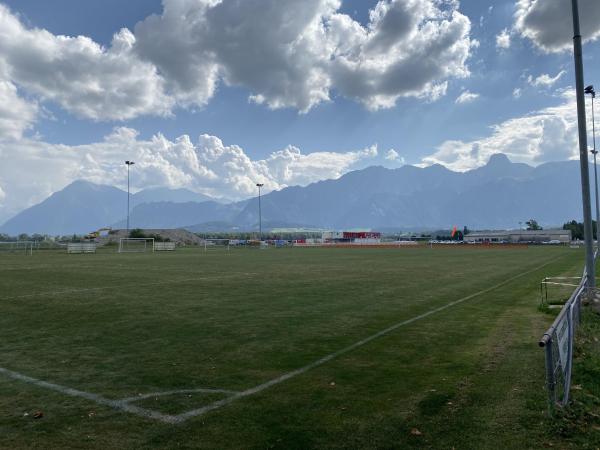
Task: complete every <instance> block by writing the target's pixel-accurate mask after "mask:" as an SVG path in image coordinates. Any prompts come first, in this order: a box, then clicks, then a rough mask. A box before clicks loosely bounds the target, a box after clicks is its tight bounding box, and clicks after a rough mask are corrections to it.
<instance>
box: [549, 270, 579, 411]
mask: <svg viewBox="0 0 600 450" xmlns="http://www.w3.org/2000/svg"><path fill="white" fill-rule="evenodd" d="M587 293H588V285H587V274H586V272H585V271H584V273H583V276H582V278H581V282H580V283H579V284H578V285H577V287H576V288H575V290H574V291H573V293H572V294H571V296H570V297H569V299H568V300H567V302H566V303H565V305H564V306H563V308H562V309H561V311H560V313H559V314H558V316H557V317H556V320H555V321H554V323H553V324H552V326H551V327H550V328H549V329H548V331H546V332H545V333H544V336H542V339H541V340H540V342H539V345H540V347H543V348H544V350H545V352H546V386H547V388H548V400H549V404H550V411H551V412H552V411H553V410H554V408H555V406H557V405H560V406H566V405H567V403H569V393H570V389H571V373H572V367H573V344H574V342H575V333H576V332H577V327H578V325H579V321H580V316H581V304H582V301H583V299H584V296H585V295H587Z"/></svg>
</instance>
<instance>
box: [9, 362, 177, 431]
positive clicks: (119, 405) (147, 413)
mask: <svg viewBox="0 0 600 450" xmlns="http://www.w3.org/2000/svg"><path fill="white" fill-rule="evenodd" d="M0 374H2V375H5V376H6V377H7V378H12V379H13V380H18V381H22V382H24V383H28V384H32V385H34V386H38V387H41V388H44V389H49V390H51V391H56V392H59V393H61V394H64V395H68V396H70V397H79V398H84V399H86V400H90V401H92V402H95V403H98V404H99V405H104V406H108V407H110V408H113V409H117V410H121V411H125V412H128V413H131V414H135V415H137V416H140V417H145V418H147V419H154V420H158V421H160V422H164V423H177V422H178V421H177V418H176V417H175V416H170V415H168V414H162V413H159V412H158V411H153V410H151V409H146V408H140V407H139V406H135V405H130V404H129V401H128V399H126V400H111V399H108V398H106V397H102V396H101V395H98V394H92V393H91V392H85V391H80V390H78V389H72V388H69V387H65V386H61V385H59V384H54V383H49V382H47V381H43V380H38V379H37V378H33V377H29V376H27V375H23V374H22V373H18V372H13V371H12V370H8V369H5V368H3V367H0Z"/></svg>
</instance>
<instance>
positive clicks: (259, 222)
mask: <svg viewBox="0 0 600 450" xmlns="http://www.w3.org/2000/svg"><path fill="white" fill-rule="evenodd" d="M263 186H264V183H256V187H257V188H258V239H259V240H260V241H261V242H262V240H263V239H262V210H261V206H260V188H261V187H263Z"/></svg>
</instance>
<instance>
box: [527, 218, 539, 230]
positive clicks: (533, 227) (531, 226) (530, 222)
mask: <svg viewBox="0 0 600 450" xmlns="http://www.w3.org/2000/svg"><path fill="white" fill-rule="evenodd" d="M525 224H526V225H527V229H528V230H542V229H543V228H542V227H540V226H539V225H538V223H537V221H536V220H535V219H529V220H528V221H527V222H525Z"/></svg>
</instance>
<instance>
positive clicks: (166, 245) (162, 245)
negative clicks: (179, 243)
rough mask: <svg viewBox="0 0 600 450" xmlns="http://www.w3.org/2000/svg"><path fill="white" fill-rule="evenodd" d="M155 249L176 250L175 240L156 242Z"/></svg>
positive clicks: (163, 250)
mask: <svg viewBox="0 0 600 450" xmlns="http://www.w3.org/2000/svg"><path fill="white" fill-rule="evenodd" d="M154 251H155V252H174V251H175V242H155V243H154Z"/></svg>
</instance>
